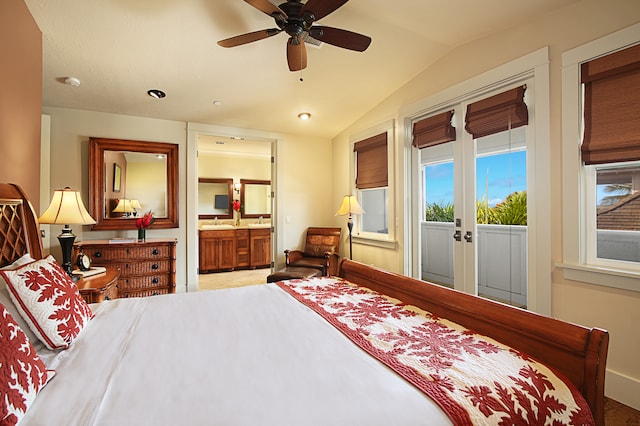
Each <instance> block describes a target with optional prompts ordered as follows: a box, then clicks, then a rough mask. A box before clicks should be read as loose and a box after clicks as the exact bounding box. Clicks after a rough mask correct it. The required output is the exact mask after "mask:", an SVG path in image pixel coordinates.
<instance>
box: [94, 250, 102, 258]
mask: <svg viewBox="0 0 640 426" xmlns="http://www.w3.org/2000/svg"><path fill="white" fill-rule="evenodd" d="M93 257H102V252H101V251H97V252H95V253H94V255H93Z"/></svg>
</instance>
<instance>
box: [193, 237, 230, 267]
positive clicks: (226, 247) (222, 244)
mask: <svg viewBox="0 0 640 426" xmlns="http://www.w3.org/2000/svg"><path fill="white" fill-rule="evenodd" d="M198 232H199V255H200V259H199V260H200V261H199V269H200V272H201V273H202V272H212V271H219V270H233V269H234V268H235V266H236V231H235V230H233V229H231V230H223V231H218V230H216V231H209V230H200V231H198Z"/></svg>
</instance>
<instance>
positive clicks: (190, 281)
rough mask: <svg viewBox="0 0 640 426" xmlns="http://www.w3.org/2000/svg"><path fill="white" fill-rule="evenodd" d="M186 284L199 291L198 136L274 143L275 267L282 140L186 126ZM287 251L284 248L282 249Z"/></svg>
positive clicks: (240, 131) (263, 134) (241, 131)
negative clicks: (239, 138)
mask: <svg viewBox="0 0 640 426" xmlns="http://www.w3.org/2000/svg"><path fill="white" fill-rule="evenodd" d="M186 130H187V153H186V163H187V177H186V193H187V217H186V227H187V232H186V235H187V241H186V242H185V244H186V246H187V261H186V267H187V282H186V291H187V292H193V291H198V200H197V193H198V136H200V135H215V136H239V137H244V138H247V139H254V140H264V141H265V142H269V143H271V192H272V194H273V204H272V211H271V226H272V229H273V230H272V232H271V262H272V264H273V262H274V259H275V256H274V255H275V253H279V252H280V251H281V250H280V249H281V248H280V243H279V241H281V240H282V239H281V238H279V232H278V230H279V229H282V224H281V223H280V218H279V215H278V197H277V194H278V188H277V186H278V181H277V161H276V152H277V146H278V141H280V140H281V137H280V136H279V135H277V134H274V133H269V132H262V131H256V130H247V129H238V128H234V127H225V126H216V125H211V124H201V123H187V129H186ZM282 250H284V249H282Z"/></svg>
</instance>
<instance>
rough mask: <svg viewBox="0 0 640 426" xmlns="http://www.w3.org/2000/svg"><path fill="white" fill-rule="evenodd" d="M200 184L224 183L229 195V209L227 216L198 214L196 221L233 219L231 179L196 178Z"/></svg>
mask: <svg viewBox="0 0 640 426" xmlns="http://www.w3.org/2000/svg"><path fill="white" fill-rule="evenodd" d="M200 183H225V184H227V190H228V195H229V208H228V213H227V214H200V213H198V219H215V218H218V219H231V218H232V217H233V179H214V178H198V184H200Z"/></svg>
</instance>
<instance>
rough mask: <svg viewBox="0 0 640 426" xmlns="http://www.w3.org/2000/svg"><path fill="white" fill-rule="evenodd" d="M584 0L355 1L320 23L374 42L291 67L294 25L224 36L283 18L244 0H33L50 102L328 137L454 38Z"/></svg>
mask: <svg viewBox="0 0 640 426" xmlns="http://www.w3.org/2000/svg"><path fill="white" fill-rule="evenodd" d="M575 1H576V0H526V1H513V0H482V1H478V0H456V1H436V0H393V1H389V0H351V1H348V2H347V3H346V4H344V5H343V6H342V7H341V8H339V9H338V10H337V11H335V12H334V13H332V14H330V15H328V16H326V17H325V18H323V19H321V20H319V21H318V24H320V25H326V26H331V27H337V28H342V29H348V30H351V31H354V32H357V33H361V34H365V35H367V36H370V37H371V38H372V39H373V41H372V43H371V46H370V47H369V48H368V49H367V50H366V51H365V52H362V53H359V52H354V51H350V50H345V49H341V48H338V47H334V46H331V45H329V44H323V45H321V46H320V47H313V46H309V47H308V48H307V51H308V66H307V68H306V69H304V70H303V71H301V72H290V71H289V69H288V67H287V61H286V41H287V37H288V36H287V35H286V34H285V33H281V34H278V35H276V36H273V37H270V38H268V39H265V40H260V41H257V42H254V43H250V44H246V45H242V46H237V47H233V48H223V47H220V46H219V45H218V44H217V41H219V40H222V39H225V38H228V37H232V36H235V35H239V34H243V33H246V32H251V31H257V30H262V29H267V28H274V27H275V24H274V20H273V19H272V18H271V17H269V16H267V15H266V14H264V13H262V12H260V11H259V10H257V9H256V8H254V7H252V6H251V5H250V4H248V3H246V2H245V1H242V0H137V1H131V0H55V1H51V0H25V2H26V4H27V6H28V7H29V10H30V11H31V13H32V15H33V16H34V18H35V20H36V22H37V24H38V26H39V27H40V29H41V30H42V33H43V49H44V58H43V62H44V70H43V80H44V82H43V104H44V106H53V107H64V108H75V109H84V110H91V111H101V112H111V113H118V114H125V115H133V116H144V117H155V118H162V119H169V120H179V121H189V122H197V123H208V124H216V125H221V126H231V127H238V128H247V129H259V130H264V131H272V132H284V133H295V134H308V135H313V136H320V137H328V138H330V137H333V136H335V135H336V134H338V133H339V132H340V131H342V130H344V129H345V128H346V127H347V126H348V125H349V124H351V123H352V122H353V121H355V120H357V119H358V118H359V117H361V116H362V115H363V114H364V113H366V112H367V111H368V110H369V109H371V108H372V107H373V106H374V105H376V104H378V103H379V102H381V101H382V100H383V99H385V98H386V97H387V96H389V95H390V94H391V93H393V92H394V91H395V90H396V89H398V88H399V87H400V86H402V85H403V84H405V83H406V82H407V81H408V80H410V79H411V78H412V77H414V76H415V75H417V74H418V73H420V72H421V71H422V70H424V69H425V68H426V67H428V66H429V65H430V64H431V63H433V62H434V61H436V60H437V59H438V58H440V57H442V56H443V55H445V54H446V53H447V52H449V51H451V50H452V49H454V48H455V47H457V46H460V45H462V44H465V43H468V42H470V41H472V40H474V39H477V38H481V37H484V36H487V35H488V34H490V33H492V32H496V31H501V30H504V29H506V28H509V27H517V26H518V25H522V24H523V23H525V22H527V21H529V20H531V19H534V18H535V17H536V16H539V15H541V14H544V13H548V12H549V11H551V10H554V9H557V8H560V7H563V6H565V5H567V4H569V3H574V2H575ZM274 4H276V2H275V1H274ZM69 76H73V77H76V78H78V79H79V80H80V82H81V84H80V86H78V87H73V86H70V85H67V84H64V79H65V78H66V77H69ZM148 89H161V90H163V91H165V92H166V94H167V96H166V98H164V99H160V100H158V99H153V98H151V97H149V96H148V95H147V90H148ZM214 101H219V102H220V103H221V104H220V105H215V104H214ZM303 111H305V112H309V113H311V114H312V118H311V120H308V121H306V122H303V121H300V120H298V119H297V118H296V116H297V114H298V113H300V112H303Z"/></svg>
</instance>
